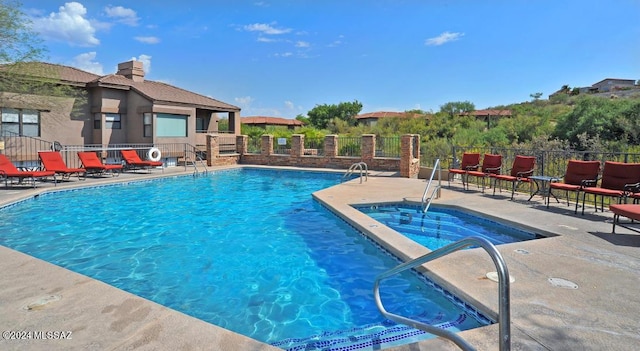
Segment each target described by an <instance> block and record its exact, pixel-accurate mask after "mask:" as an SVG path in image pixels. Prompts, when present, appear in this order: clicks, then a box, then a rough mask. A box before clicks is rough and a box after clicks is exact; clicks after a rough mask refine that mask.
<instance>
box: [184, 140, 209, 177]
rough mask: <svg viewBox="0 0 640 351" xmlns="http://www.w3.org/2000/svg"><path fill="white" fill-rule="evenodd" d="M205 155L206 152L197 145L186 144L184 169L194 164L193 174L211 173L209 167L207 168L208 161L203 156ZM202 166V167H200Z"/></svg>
mask: <svg viewBox="0 0 640 351" xmlns="http://www.w3.org/2000/svg"><path fill="white" fill-rule="evenodd" d="M204 155H205V152H204V151H202V150H200V149H198V148H197V147H195V146H193V145H189V144H185V145H184V169H185V171H186V170H187V167H188V166H189V164H191V165H192V166H193V175H194V176H197V175H198V174H200V173H202V174H207V173H209V169H208V168H207V163H206V162H205V160H204V159H203V157H202V156H204ZM205 158H206V156H205ZM198 166H200V167H201V168H198Z"/></svg>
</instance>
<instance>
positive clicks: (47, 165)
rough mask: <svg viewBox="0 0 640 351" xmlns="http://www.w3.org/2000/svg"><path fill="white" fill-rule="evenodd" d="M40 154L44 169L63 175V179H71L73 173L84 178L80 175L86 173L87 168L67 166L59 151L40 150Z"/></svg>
mask: <svg viewBox="0 0 640 351" xmlns="http://www.w3.org/2000/svg"><path fill="white" fill-rule="evenodd" d="M38 156H39V157H40V161H42V165H43V166H44V169H45V170H47V171H54V172H56V174H60V175H62V180H65V179H69V177H71V175H72V174H75V175H77V176H78V179H84V178H80V176H81V175H84V174H85V173H86V171H87V170H86V169H84V168H69V167H67V165H66V164H65V163H64V160H63V159H62V155H60V153H59V152H58V151H38Z"/></svg>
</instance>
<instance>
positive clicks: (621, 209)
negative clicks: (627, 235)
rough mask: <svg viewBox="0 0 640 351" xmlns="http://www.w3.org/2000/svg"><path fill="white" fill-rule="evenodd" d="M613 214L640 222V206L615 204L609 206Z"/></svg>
mask: <svg viewBox="0 0 640 351" xmlns="http://www.w3.org/2000/svg"><path fill="white" fill-rule="evenodd" d="M609 209H610V210H611V212H613V213H615V214H617V215H620V216H624V217H627V218H631V219H635V220H640V205H637V204H615V205H609Z"/></svg>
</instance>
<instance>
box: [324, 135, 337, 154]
mask: <svg viewBox="0 0 640 351" xmlns="http://www.w3.org/2000/svg"><path fill="white" fill-rule="evenodd" d="M324 156H325V157H336V156H338V136H337V135H333V134H332V135H327V136H325V137H324Z"/></svg>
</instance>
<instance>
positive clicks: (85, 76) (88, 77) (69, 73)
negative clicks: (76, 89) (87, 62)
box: [0, 62, 100, 85]
mask: <svg viewBox="0 0 640 351" xmlns="http://www.w3.org/2000/svg"><path fill="white" fill-rule="evenodd" d="M0 67H1V69H3V70H4V69H12V68H15V69H16V70H15V73H22V74H24V75H26V76H34V77H35V76H37V77H45V78H50V79H59V80H61V81H63V82H66V83H71V84H74V85H84V84H87V83H88V82H90V81H92V80H94V79H96V78H98V77H100V76H98V75H97V74H93V73H89V72H85V71H83V70H80V69H77V68H73V67H68V66H62V65H56V64H52V63H46V62H24V63H20V64H18V65H17V66H14V65H1V66H0Z"/></svg>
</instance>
